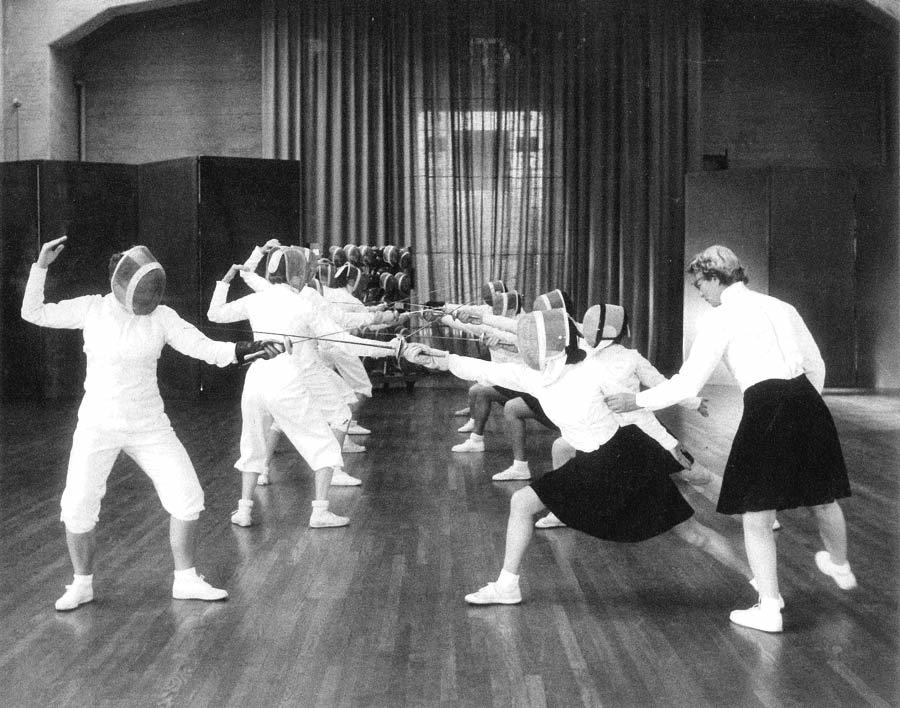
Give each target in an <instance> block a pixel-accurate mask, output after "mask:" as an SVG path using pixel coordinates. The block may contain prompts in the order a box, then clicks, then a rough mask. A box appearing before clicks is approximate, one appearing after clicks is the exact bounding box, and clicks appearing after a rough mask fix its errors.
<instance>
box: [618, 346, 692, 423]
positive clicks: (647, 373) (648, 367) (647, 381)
mask: <svg viewBox="0 0 900 708" xmlns="http://www.w3.org/2000/svg"><path fill="white" fill-rule="evenodd" d="M635 356H636V357H637V366H635V373H636V374H637V377H638V381H640V382H641V385H642V386H645V387H647V388H652V387H653V386H658V385H659V384H661V383H664V382H666V381H668V379H667V378H666V377H665V376H663V375H662V374H661V373H659V370H658V369H657V368H656V367H655V366H653V364H651V363H650V362H649V361H648V360H647V359H645V358H644V357H643V356H641V354H640V353H639V352H637V351H635ZM678 405H679V406H681V407H682V408H687V409H688V410H692V411H700V415H703V416H706V415H708V413H707V411H706V406H705V405H704V401H703V399H702V398H700V397H699V396H691V397H690V398H685V399H683V400H681V401H679V402H678Z"/></svg>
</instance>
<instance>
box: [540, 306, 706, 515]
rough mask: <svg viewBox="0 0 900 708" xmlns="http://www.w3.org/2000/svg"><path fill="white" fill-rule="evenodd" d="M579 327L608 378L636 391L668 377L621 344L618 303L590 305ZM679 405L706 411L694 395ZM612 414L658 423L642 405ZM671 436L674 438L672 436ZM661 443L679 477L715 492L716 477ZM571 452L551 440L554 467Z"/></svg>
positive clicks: (641, 423) (648, 425) (624, 331)
mask: <svg viewBox="0 0 900 708" xmlns="http://www.w3.org/2000/svg"><path fill="white" fill-rule="evenodd" d="M581 327H582V331H583V333H584V338H585V344H586V351H587V352H588V356H589V357H590V358H592V359H596V360H597V361H598V362H600V363H601V364H602V367H603V370H604V372H605V374H606V375H607V376H609V378H610V379H611V380H613V381H616V382H617V383H619V384H621V385H623V386H624V387H626V388H627V389H628V390H630V391H634V392H635V393H637V392H638V391H640V390H641V386H648V387H649V386H655V385H657V384H658V383H661V382H663V381H666V380H667V379H666V377H665V376H663V375H662V374H661V373H660V372H659V371H658V370H657V369H656V367H655V366H653V364H651V363H650V362H649V361H648V360H647V359H645V358H644V357H643V356H641V354H640V352H638V351H637V350H635V349H630V348H628V347H626V346H624V345H623V342H624V341H625V340H626V339H627V337H628V314H627V312H626V310H625V308H624V307H622V306H621V305H611V304H603V305H594V306H592V307H589V308H588V310H587V312H585V313H584V318H583V319H582V325H581ZM678 405H679V406H681V407H683V408H686V409H688V410H696V411H699V413H700V415H702V416H707V415H708V410H707V406H706V401H705V399H702V398H699V397H697V396H693V397H690V398H686V399H684V400H682V401H679V402H678ZM615 418H616V420H617V421H618V423H619V425H620V426H622V427H624V426H626V425H637V426H638V427H641V428H643V429H644V430H645V431H649V430H650V429H652V426H654V425H659V421H657V420H656V417H655V416H654V415H653V413H652V412H651V411H648V410H647V409H645V408H640V409H638V410H636V411H632V412H630V413H618V414H615ZM651 436H652V435H651ZM671 440H672V441H675V439H674V438H671ZM664 447H666V449H667V450H668V451H669V453H670V454H671V455H672V456H673V457H674V458H675V459H676V461H677V462H678V463H679V464H680V465H681V467H682V471H681V472H680V473H678V476H679V477H681V478H682V479H684V480H685V481H686V482H688V483H690V484H692V485H695V486H698V487H704V488H707V487H711V488H712V493H713V494H714V495H716V496H717V495H718V485H717V484H716V481H717V480H716V478H714V476H713V475H712V473H710V471H709V470H708V469H706V468H705V467H703V466H702V465H700V464H699V463H695V462H693V461H692V460H691V459H690V458H689V457H688V456H687V455H686V454H685V450H684V447H683V446H682V445H681V443H680V442H677V441H675V444H674V445H671V444H670V445H669V446H664ZM574 455H575V448H573V447H572V446H571V445H569V444H568V443H567V442H566V441H565V438H562V437H560V438H557V439H556V440H555V441H554V443H553V448H552V457H553V466H554V468H556V467H559V466H561V465H563V464H564V463H565V462H566V461H568V460H569V459H571V458H572V457H573V456H574ZM534 525H535V528H539V529H551V528H557V527H561V526H565V524H564V523H563V522H562V521H560V520H559V519H558V518H557V517H556V515H555V514H554V513H553V512H549V513H548V514H547V515H546V516H543V517H541V518H540V519H538V520H537V521H536V522H535V524H534Z"/></svg>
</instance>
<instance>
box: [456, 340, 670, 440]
mask: <svg viewBox="0 0 900 708" xmlns="http://www.w3.org/2000/svg"><path fill="white" fill-rule="evenodd" d="M449 366H450V372H451V373H453V374H454V375H455V376H458V377H459V378H461V379H466V380H468V381H479V380H483V381H487V382H489V383H490V384H492V385H495V386H503V387H505V388H510V389H512V390H514V391H523V392H525V393H530V394H531V395H533V396H534V397H535V398H537V399H538V401H539V402H540V404H541V408H543V409H544V413H546V414H547V417H548V418H550V420H552V421H553V422H554V423H555V424H556V426H557V427H558V428H559V432H560V435H562V437H563V439H564V440H565V441H566V442H567V443H569V444H570V445H571V446H572V447H574V448H575V449H576V450H581V451H583V452H592V451H593V450H596V449H597V448H599V447H600V446H601V445H603V444H604V443H606V442H608V441H609V440H610V438H612V436H613V435H615V434H616V431H617V430H618V429H619V426H620V422H619V418H618V417H617V416H616V414H614V413H613V412H612V411H611V410H610V409H609V407H607V405H606V403H604V401H603V398H604V396H607V395H610V394H613V393H623V392H625V391H626V390H627V387H625V386H623V385H622V384H621V383H619V382H617V381H615V380H613V379H612V378H611V377H610V374H609V372H608V371H607V370H606V369H605V367H604V365H603V362H602V361H600V360H599V359H595V358H588V359H586V360H585V361H582V362H581V363H578V364H572V365H565V361H564V357H561V356H560V357H557V358H556V360H555V361H553V362H552V363H551V364H550V366H549V367H548V369H547V370H546V371H535V370H534V369H529V368H528V367H526V366H524V365H522V364H515V363H510V364H496V363H493V362H489V361H482V360H480V359H472V358H470V357H464V356H457V355H456V354H450V355H449ZM623 424H625V423H623ZM635 424H636V425H638V427H639V428H641V430H643V431H644V432H645V433H647V435H649V436H650V437H651V438H653V439H654V440H656V441H657V442H659V444H660V445H662V446H663V447H664V448H665V449H667V450H670V449H672V448H673V447H675V445H676V444H677V441H676V440H675V438H673V437H672V436H671V435H669V433H668V432H666V429H665V428H664V427H663V426H662V425H661V424H660V423H659V421H657V420H656V418H654V417H653V416H652V415H648V416H645V417H644V418H643V419H642V420H641V421H640V422H637V421H635Z"/></svg>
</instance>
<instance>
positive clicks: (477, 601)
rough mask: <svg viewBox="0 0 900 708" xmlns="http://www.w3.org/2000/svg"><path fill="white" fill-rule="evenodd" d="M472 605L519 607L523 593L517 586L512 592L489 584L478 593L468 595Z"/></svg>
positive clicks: (467, 598) (467, 597) (467, 600)
mask: <svg viewBox="0 0 900 708" xmlns="http://www.w3.org/2000/svg"><path fill="white" fill-rule="evenodd" d="M465 599H466V602H468V603H469V604H470V605H518V604H519V603H520V602H522V593H521V592H520V591H519V587H518V586H516V587H515V588H514V589H512V590H502V589H500V588H499V587H497V583H488V584H487V585H485V586H484V587H483V588H481V589H480V590H478V591H477V592H473V593H469V594H468V595H466V598H465Z"/></svg>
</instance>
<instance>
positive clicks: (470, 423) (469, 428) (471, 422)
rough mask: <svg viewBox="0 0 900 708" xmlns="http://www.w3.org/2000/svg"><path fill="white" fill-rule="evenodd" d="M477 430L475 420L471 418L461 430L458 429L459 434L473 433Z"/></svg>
mask: <svg viewBox="0 0 900 708" xmlns="http://www.w3.org/2000/svg"><path fill="white" fill-rule="evenodd" d="M473 430H475V419H474V418H469V419H468V420H467V421H466V422H465V423H463V424H462V425H461V426H460V427H459V428H457V429H456V432H457V433H471V432H472V431H473Z"/></svg>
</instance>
